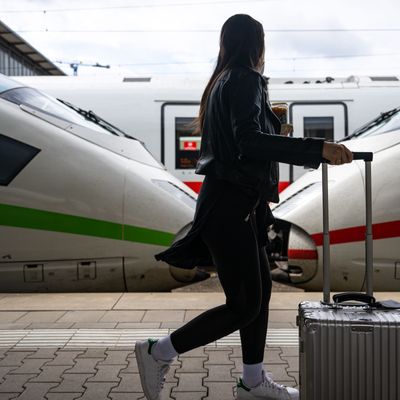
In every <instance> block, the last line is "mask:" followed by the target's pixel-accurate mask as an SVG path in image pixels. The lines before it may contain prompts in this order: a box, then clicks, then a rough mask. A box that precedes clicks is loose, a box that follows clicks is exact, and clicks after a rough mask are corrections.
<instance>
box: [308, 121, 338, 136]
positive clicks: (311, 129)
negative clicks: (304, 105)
mask: <svg viewBox="0 0 400 400" xmlns="http://www.w3.org/2000/svg"><path fill="white" fill-rule="evenodd" d="M333 129H334V123H333V117H304V137H320V138H325V139H326V140H330V141H333Z"/></svg>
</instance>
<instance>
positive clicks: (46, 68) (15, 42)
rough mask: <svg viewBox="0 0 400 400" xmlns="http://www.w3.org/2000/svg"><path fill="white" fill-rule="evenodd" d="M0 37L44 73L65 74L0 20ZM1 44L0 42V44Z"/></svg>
mask: <svg viewBox="0 0 400 400" xmlns="http://www.w3.org/2000/svg"><path fill="white" fill-rule="evenodd" d="M0 38H1V39H3V40H4V41H5V42H7V44H9V45H10V47H12V48H13V49H14V50H15V51H16V52H17V53H19V54H20V55H21V57H23V58H25V59H28V60H30V61H31V62H33V63H34V64H36V65H37V67H39V68H40V69H41V70H43V73H44V74H47V75H66V74H65V73H64V71H62V70H61V69H60V68H58V67H57V66H56V65H55V64H53V63H52V62H51V61H50V60H49V59H48V58H46V57H45V56H44V55H43V54H41V53H40V52H39V51H37V50H36V49H35V48H34V47H32V46H31V45H30V44H29V43H28V42H27V41H26V40H24V39H23V38H22V37H21V36H19V35H18V34H17V33H15V32H14V31H13V30H12V29H11V28H10V27H8V26H7V25H6V24H5V23H4V22H2V21H0ZM0 45H1V44H0Z"/></svg>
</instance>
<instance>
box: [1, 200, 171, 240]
mask: <svg viewBox="0 0 400 400" xmlns="http://www.w3.org/2000/svg"><path fill="white" fill-rule="evenodd" d="M0 225H4V226H13V227H18V228H29V229H40V230H44V231H53V232H63V233H74V234H77V235H85V236H95V237H102V238H107V239H116V240H127V241H129V242H139V243H147V244H156V245H161V246H169V245H170V244H171V243H172V240H173V238H174V234H173V233H169V232H163V231H158V230H154V229H148V228H143V227H139V226H132V225H122V224H117V223H115V222H109V221H102V220H98V219H92V218H86V217H79V216H76V215H68V214H61V213H57V212H52V211H43V210H37V209H34V208H26V207H19V206H13V205H8V204H0Z"/></svg>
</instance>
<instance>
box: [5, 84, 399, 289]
mask: <svg viewBox="0 0 400 400" xmlns="http://www.w3.org/2000/svg"><path fill="white" fill-rule="evenodd" d="M30 79H32V78H28V79H27V80H30ZM49 79H50V78H47V77H46V78H38V79H35V80H34V81H37V82H39V81H40V80H42V83H43V86H46V85H49V84H50V86H51V81H50V80H49ZM52 79H53V78H52ZM22 80H24V81H25V79H21V81H22ZM54 82H56V81H54ZM60 82H63V85H64V88H63V91H64V93H66V94H68V93H69V97H68V96H66V97H67V100H71V97H72V96H77V99H78V100H81V101H80V102H79V101H78V105H80V106H82V105H83V100H85V101H86V102H89V101H90V99H91V101H93V102H94V103H95V104H98V105H99V107H97V108H96V107H93V106H92V105H90V104H89V107H88V108H90V109H95V110H96V111H98V109H99V108H101V107H103V108H104V110H105V111H106V110H107V109H106V107H105V106H104V104H105V105H108V107H109V110H108V111H109V115H111V116H113V117H112V118H111V119H112V122H115V121H116V120H118V121H117V125H119V122H120V121H119V119H120V118H121V121H122V122H124V124H125V126H126V127H128V128H129V129H128V131H129V133H134V135H135V136H138V137H139V138H140V139H144V140H145V141H146V138H147V136H148V139H149V141H150V142H152V139H154V137H155V136H157V134H159V133H160V126H161V127H163V126H164V139H165V138H166V136H165V133H166V132H167V131H169V132H171V130H172V131H173V132H175V133H174V136H172V137H171V136H170V139H172V144H171V143H170V142H169V144H168V145H167V142H164V154H165V156H168V154H169V153H168V152H167V151H166V149H167V148H168V149H169V151H171V152H172V153H171V154H173V156H174V157H175V159H176V160H177V158H176V157H177V153H176V151H174V149H175V150H176V149H177V148H178V149H180V148H181V146H182V145H183V144H182V143H184V142H185V140H186V139H183V138H184V136H177V134H176V132H178V128H177V126H180V125H179V123H180V122H179V121H180V120H179V119H178V117H177V116H176V115H177V113H178V112H179V114H178V115H180V116H182V115H186V117H184V118H187V121H189V120H191V119H192V118H193V116H194V115H196V114H195V112H194V111H193V110H194V108H193V107H192V106H189V105H188V106H187V108H185V107H183V106H182V104H180V105H179V106H177V108H176V109H175V111H174V112H172V111H173V110H174V107H173V106H172V105H170V104H166V103H163V104H166V106H165V107H164V108H163V106H162V104H159V103H155V104H153V103H154V102H153V103H152V102H148V103H146V102H145V99H144V98H143V101H140V98H139V97H138V96H135V97H134V99H133V98H132V93H131V90H130V87H129V86H124V85H120V84H119V85H116V86H117V87H118V88H119V89H118V90H115V89H112V88H110V87H108V86H107V85H108V84H104V85H103V86H102V87H100V86H99V83H98V82H96V83H95V82H94V81H93V82H92V83H93V85H92V88H91V90H88V88H86V89H85V90H83V89H79V85H81V83H79V81H73V80H72V79H70V78H68V77H67V78H66V79H65V80H61V81H60ZM85 82H88V81H87V80H85ZM125 83H126V84H128V83H131V82H124V84H125ZM386 83H387V86H382V85H386ZM386 83H383V84H382V83H378V84H377V85H379V86H378V87H377V88H375V87H372V88H370V91H371V92H372V93H378V91H379V93H380V95H379V96H378V95H377V97H376V99H375V100H376V101H374V102H371V101H368V99H367V98H365V99H364V98H363V97H362V96H361V95H360V96H359V97H357V101H355V100H353V101H349V103H348V110H350V109H351V110H352V112H351V113H350V112H349V113H348V126H349V129H350V127H352V124H350V121H355V120H357V119H358V120H360V119H361V116H362V118H364V119H368V118H370V117H371V115H374V114H376V113H377V112H376V111H374V112H373V113H370V114H368V115H367V111H368V107H369V106H371V107H372V105H371V103H374V104H373V105H374V106H375V107H382V108H380V109H383V108H384V106H383V105H382V104H381V103H385V102H394V99H393V98H391V96H392V94H394V93H396V90H398V84H397V81H386ZM74 85H77V86H74ZM282 85H283V86H284V84H282ZM287 85H290V88H291V90H292V89H293V88H294V87H295V84H293V85H291V84H286V87H287ZM318 85H325V86H324V87H325V89H323V90H322V91H321V90H320V89H321V88H322V86H318ZM327 85H328V83H326V84H315V85H314V86H316V87H315V88H314V90H315V93H317V92H318V93H319V96H320V95H321V93H322V92H327V93H329V91H328V90H327V89H326V87H327ZM329 85H330V84H329ZM391 85H392V86H391ZM20 86H21V85H20V84H18V83H16V82H15V81H12V80H10V79H7V78H5V77H3V76H2V77H1V80H0V142H1V143H0V153H1V157H0V208H1V210H0V211H1V212H0V278H1V279H0V290H1V291H71V290H82V291H84V290H87V291H95V290H98V291H112V290H129V291H146V290H169V289H171V288H173V287H177V286H180V285H184V284H187V283H190V282H194V281H196V280H201V279H205V278H207V276H208V274H207V273H204V272H203V271H201V270H197V269H195V270H182V269H176V268H173V267H168V266H167V265H165V264H164V263H160V262H158V263H157V262H155V260H154V258H153V254H155V253H156V252H158V251H160V249H162V248H165V246H166V245H168V244H169V243H170V242H171V241H172V240H174V238H176V237H179V235H180V234H182V233H183V232H184V231H185V229H186V228H187V226H188V223H190V221H191V220H192V218H193V210H194V204H195V199H196V193H195V192H193V191H191V190H190V189H189V188H187V186H186V185H184V184H183V183H182V182H181V180H180V179H182V176H186V175H185V174H187V176H189V175H190V174H193V170H192V169H190V168H187V169H183V170H182V171H180V170H179V171H180V173H181V174H182V175H179V174H177V176H178V177H179V178H180V179H177V177H173V176H171V175H170V174H169V173H168V172H167V171H166V170H165V168H164V167H163V166H162V165H160V164H159V163H158V162H157V161H156V160H155V159H154V158H153V157H152V156H151V154H150V153H149V152H148V151H147V150H146V148H145V147H144V146H143V144H142V143H141V142H140V141H138V140H134V139H132V138H130V137H126V135H125V134H124V133H123V132H121V131H119V130H118V129H117V128H115V127H113V126H112V125H110V124H109V123H106V122H105V121H104V120H102V119H100V118H99V117H97V116H96V115H95V114H93V113H91V114H90V113H88V112H85V111H84V110H82V109H78V108H75V111H74V110H73V109H72V108H69V107H67V106H64V105H63V104H61V103H60V102H57V101H55V100H54V99H52V98H51V97H49V96H46V95H44V94H41V93H39V92H38V91H36V90H34V89H29V88H26V87H20ZM22 86H23V85H22ZM50 86H49V87H50ZM56 86H57V85H56ZM303 86H304V90H311V89H312V86H313V85H308V84H303ZM107 87H108V89H109V92H108V93H109V96H108V97H107V96H106V94H107ZM375 89H376V90H377V91H376V92H374V90H375ZM56 90H59V89H54V88H53V90H52V91H53V93H54V91H56ZM160 90H161V92H160ZM169 90H170V87H168V85H167V87H166V88H164V89H159V88H158V89H157V93H158V96H159V97H158V98H159V99H162V98H163V97H162V95H163V94H165V96H167V93H168V91H169ZM340 90H341V89H339V88H338V89H337V90H336V89H334V90H333V91H332V94H333V93H335V92H337V91H339V93H344V92H340ZM92 92H93V93H92ZM353 92H354V93H361V88H358V89H354V88H353ZM152 93H153V95H151V96H150V95H149V96H150V98H152V96H153V97H154V96H155V95H154V91H153V92H152ZM142 94H143V97H144V96H145V94H146V91H143V93H142ZM370 94H371V93H370ZM303 95H304V94H303ZM309 95H310V93H309ZM57 96H58V97H61V96H60V95H58V94H57ZM120 97H121V98H120ZM165 99H168V98H167V97H165ZM280 99H284V98H283V97H281V98H279V97H275V100H280ZM153 100H154V99H153ZM21 103H23V105H20V104H21ZM167 103H168V102H167ZM356 103H357V104H358V105H357V107H358V108H355V104H356ZM361 103H363V104H364V105H365V110H366V111H365V114H364V113H361V112H360V108H359V107H362V104H361ZM385 104H386V103H385ZM100 105H102V106H101V107H100ZM167 106H168V107H167ZM196 106H198V103H196ZM321 106H322V105H321ZM353 106H354V107H353ZM367 106H368V107H367ZM190 107H192V108H191V109H190ZM299 107H300V105H299ZM310 107H311V105H310ZM341 107H343V106H341ZM196 109H197V107H196ZM115 110H119V114H118V115H117V114H115ZM185 110H186V111H187V113H186V114H184V112H185ZM291 110H292V111H291V112H292V118H294V111H293V110H294V106H293V107H292V109H291ZM310 110H311V109H310ZM325 110H326V112H328V108H326V109H325ZM357 110H358V112H357ZM111 111H112V112H111ZM156 112H158V113H160V114H159V115H161V122H160V120H158V122H155V121H154V120H153V118H152V116H154V115H155V114H156ZM170 112H171V113H170ZM314 112H316V109H314ZM82 114H83V115H82ZM391 114H393V115H391V116H390V118H386V119H385V117H382V118H381V120H383V119H384V121H381V122H382V123H381V124H377V125H376V126H375V127H371V129H370V130H368V131H367V132H365V133H364V136H365V138H363V137H361V138H359V139H352V140H350V141H348V142H346V144H347V145H348V146H349V147H350V148H352V149H353V150H354V151H362V150H365V151H370V150H374V151H375V160H374V163H373V178H374V182H373V190H374V221H373V222H374V229H375V230H376V232H378V233H379V235H378V236H376V235H375V237H374V239H375V241H374V245H375V248H374V250H375V253H374V254H375V281H376V288H377V289H378V290H398V289H399V282H400V270H399V267H400V264H399V251H398V249H399V248H400V246H399V245H400V243H399V236H400V234H399V231H400V229H399V220H400V218H399V214H400V211H399V198H400V196H399V187H400V185H399V183H400V182H399V176H398V174H397V175H396V170H395V168H394V167H392V166H393V165H395V166H396V165H398V162H399V151H398V150H399V146H398V139H396V138H398V137H399V136H398V135H399V130H398V129H397V130H394V131H393V132H388V133H382V132H385V129H387V127H388V125H389V128H390V124H392V125H393V126H394V128H399V124H398V121H399V119H398V113H397V112H396V111H393V112H392V113H391ZM84 115H85V116H86V118H85V117H84ZM167 115H168V116H169V117H168V118H169V119H168V121H169V123H166V121H167V119H166V116H167ZM174 115H175V117H174ZM134 116H138V121H139V122H138V124H135V119H134ZM387 116H389V115H387ZM117 117H118V118H117ZM88 118H89V119H91V120H92V121H88ZM141 118H142V119H141ZM171 118H172V119H171ZM179 118H181V117H179ZM182 118H183V117H182ZM145 121H148V122H149V126H147V125H145ZM163 121H164V122H163ZM293 121H295V120H293ZM335 121H336V120H335ZM181 122H182V121H181ZM185 123H186V122H185ZM174 124H175V125H174ZM396 124H397V125H396ZM335 126H336V125H335ZM381 126H383V130H380V127H381ZM152 127H153V128H154V129H155V131H154V133H151V128H152ZM385 127H386V128H385ZM167 128H168V129H167ZM392 128H393V127H392ZM157 129H158V130H157ZM373 129H377V132H376V135H375V136H373V135H371V131H372V132H373ZM161 131H162V130H161ZM339 133H340V131H338V134H339ZM378 133H382V134H381V135H378ZM335 135H336V131H335ZM367 135H368V136H367ZM335 138H336V136H335ZM178 139H179V140H178ZM196 140H197V139H196ZM194 142H195V141H194ZM160 143H161V141H160V142H158V144H160ZM359 143H364V144H365V145H362V146H360V144H359ZM174 144H175V146H176V147H174ZM153 145H154V143H153ZM168 146H169V147H168ZM146 147H147V143H146ZM155 147H156V148H157V143H156V146H155ZM159 149H160V146H159ZM154 151H156V149H154V146H153V149H152V152H154ZM168 157H169V156H168ZM179 160H181V159H179ZM181 161H182V160H181ZM190 162H192V161H190ZM190 162H189V164H190ZM359 163H360V162H354V163H353V164H351V165H349V164H346V165H345V166H340V167H331V168H330V169H329V170H330V179H331V180H334V181H335V182H334V184H333V185H331V189H330V191H331V197H330V204H331V210H332V216H331V229H332V231H333V236H334V237H342V236H343V238H345V239H346V240H344V241H343V240H342V239H341V240H342V241H341V242H340V243H339V242H338V243H333V249H332V268H333V274H332V275H333V290H342V289H352V290H353V289H354V290H358V289H359V288H360V286H361V285H362V281H363V244H362V242H361V239H360V236H359V235H360V231H361V228H360V227H361V226H362V225H363V216H364V214H363V212H362V210H361V208H362V204H363V201H362V199H361V196H362V173H361V171H362V165H361V166H360V165H359ZM284 165H285V164H282V166H284ZM382 171H383V172H382ZM172 172H175V173H176V172H177V170H173V169H172ZM193 176H195V177H198V178H201V177H200V176H197V175H193ZM319 176H320V171H313V172H310V173H308V174H305V175H304V176H303V177H301V178H300V179H298V180H297V181H296V182H295V183H294V184H293V185H291V186H290V187H289V188H288V189H286V190H285V191H284V192H283V193H282V194H281V199H282V201H281V204H280V205H278V206H277V207H275V210H274V214H275V215H276V216H277V217H278V218H279V220H278V223H277V224H276V225H275V226H274V227H272V229H271V230H270V237H271V239H272V241H273V245H274V247H275V250H274V251H273V254H271V259H273V260H274V263H275V264H276V266H278V268H276V269H275V270H274V271H273V275H274V278H275V279H276V280H280V281H285V282H287V283H289V284H293V285H298V286H300V287H304V288H306V289H308V290H320V289H321V265H320V264H321V261H320V259H321V258H320V255H321V254H320V246H319V242H318V240H320V239H319V238H320V236H319V233H320V232H321V227H320V221H321V218H320V211H319V210H320V209H321V207H320V204H319V203H320V200H318V198H319V196H320V195H319V193H320V187H318V185H319V182H320V178H319ZM188 179H189V178H188ZM190 179H191V178H190ZM349 188H351V190H349ZM344 205H345V206H344ZM354 232H356V236H351V235H353V234H354ZM374 233H375V232H374ZM335 235H336V236H335ZM337 235H339V236H337ZM341 235H342V236H341ZM357 235H358V236H357ZM349 238H350V240H349ZM356 239H357V240H356ZM335 240H336V239H335Z"/></svg>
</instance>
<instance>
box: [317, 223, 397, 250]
mask: <svg viewBox="0 0 400 400" xmlns="http://www.w3.org/2000/svg"><path fill="white" fill-rule="evenodd" d="M329 236H330V244H340V243H351V242H362V241H364V240H365V225H362V226H354V227H351V228H344V229H337V230H334V231H330V232H329ZM399 236H400V221H389V222H381V223H378V224H373V225H372V237H373V239H374V240H377V239H388V238H393V237H399ZM311 237H312V238H313V239H314V242H315V244H316V245H317V246H322V243H323V233H314V234H313V235H311Z"/></svg>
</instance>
